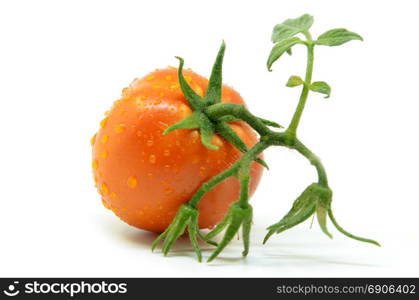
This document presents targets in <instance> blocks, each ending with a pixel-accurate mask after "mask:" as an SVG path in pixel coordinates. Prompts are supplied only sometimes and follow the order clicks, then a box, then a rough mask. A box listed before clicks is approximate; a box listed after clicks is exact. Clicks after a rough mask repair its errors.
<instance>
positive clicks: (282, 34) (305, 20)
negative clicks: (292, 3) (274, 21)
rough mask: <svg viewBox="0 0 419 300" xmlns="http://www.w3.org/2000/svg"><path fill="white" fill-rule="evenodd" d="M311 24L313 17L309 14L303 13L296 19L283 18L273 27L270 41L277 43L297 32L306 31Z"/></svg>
mask: <svg viewBox="0 0 419 300" xmlns="http://www.w3.org/2000/svg"><path fill="white" fill-rule="evenodd" d="M311 25H313V17H312V16H310V15H309V14H304V15H302V16H301V17H299V18H296V19H288V20H285V21H284V22H283V23H281V24H278V25H276V26H275V27H274V30H273V32H272V42H274V43H278V42H280V41H283V40H286V39H289V38H290V37H293V36H294V35H296V34H298V33H301V32H305V31H308V30H309V29H310V27H311Z"/></svg>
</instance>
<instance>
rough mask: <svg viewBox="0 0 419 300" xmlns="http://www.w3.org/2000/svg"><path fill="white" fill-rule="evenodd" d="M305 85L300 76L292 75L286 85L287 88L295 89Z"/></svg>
mask: <svg viewBox="0 0 419 300" xmlns="http://www.w3.org/2000/svg"><path fill="white" fill-rule="evenodd" d="M302 84H304V81H303V80H302V79H301V77H300V76H296V75H292V76H291V77H290V78H289V79H288V82H287V84H286V86H287V87H295V86H299V85H302Z"/></svg>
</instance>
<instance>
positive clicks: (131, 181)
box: [127, 176, 137, 189]
mask: <svg viewBox="0 0 419 300" xmlns="http://www.w3.org/2000/svg"><path fill="white" fill-rule="evenodd" d="M127 184H128V186H129V187H130V188H132V189H133V188H135V187H136V186H137V178H135V177H134V176H130V177H128V179H127Z"/></svg>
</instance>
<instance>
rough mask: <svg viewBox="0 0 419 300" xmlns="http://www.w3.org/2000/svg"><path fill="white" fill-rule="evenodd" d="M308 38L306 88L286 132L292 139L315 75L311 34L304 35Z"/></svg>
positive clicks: (295, 133)
mask: <svg viewBox="0 0 419 300" xmlns="http://www.w3.org/2000/svg"><path fill="white" fill-rule="evenodd" d="M304 34H305V36H306V37H307V44H306V45H307V67H306V75H305V79H304V87H303V90H302V92H301V95H300V100H299V102H298V105H297V109H296V110H295V113H294V116H293V117H292V120H291V122H290V125H289V126H288V129H287V130H286V132H288V133H289V134H290V135H291V137H293V138H295V137H296V136H297V128H298V124H299V123H300V119H301V115H302V114H303V111H304V107H305V105H306V101H307V97H308V92H309V91H310V88H309V87H310V84H311V77H312V75H313V62H314V44H313V43H312V39H311V35H310V33H308V32H306V33H304Z"/></svg>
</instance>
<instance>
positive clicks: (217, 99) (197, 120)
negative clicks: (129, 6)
mask: <svg viewBox="0 0 419 300" xmlns="http://www.w3.org/2000/svg"><path fill="white" fill-rule="evenodd" d="M225 47H226V45H225V42H224V41H223V42H222V43H221V47H220V49H219V51H218V54H217V57H216V59H215V63H214V65H213V67H212V71H211V76H210V79H209V83H208V88H207V91H206V93H205V96H203V97H201V96H200V95H198V94H197V93H196V92H195V91H194V90H193V89H192V88H191V86H190V85H189V84H188V82H187V80H186V79H185V77H184V75H183V66H184V60H183V58H181V57H176V58H177V59H178V60H179V68H178V78H179V86H180V88H181V90H182V92H183V94H184V96H185V98H186V100H187V101H188V103H189V105H190V107H191V108H192V110H193V113H192V114H191V115H190V116H188V117H186V118H184V119H183V120H181V121H179V122H177V123H175V124H173V125H172V126H170V127H168V128H167V129H166V130H165V131H164V132H163V135H166V134H169V133H170V132H172V131H174V130H177V129H198V130H199V132H200V137H201V142H202V144H203V145H204V146H205V147H206V148H208V149H210V150H218V149H219V147H218V146H216V145H214V144H212V136H213V135H214V134H219V135H220V136H221V137H223V138H224V139H226V140H227V141H229V142H230V143H231V144H232V145H233V146H234V147H236V148H237V149H238V150H239V151H241V152H243V153H244V152H246V151H247V150H248V148H247V146H246V144H245V143H244V142H243V140H242V139H241V138H240V137H239V136H238V135H237V133H236V132H235V131H234V130H233V129H232V128H231V126H230V125H229V123H230V122H237V121H241V120H240V119H239V118H236V117H234V116H231V115H223V116H222V117H221V118H211V117H210V116H209V115H208V113H207V109H208V108H210V107H212V106H214V105H215V106H217V105H221V106H224V105H226V104H228V103H221V96H222V65H223V58H224V53H225ZM259 119H260V120H261V122H263V123H264V124H266V125H267V126H271V127H276V128H281V127H282V126H281V125H279V124H277V123H275V122H273V121H269V120H266V119H262V118H259ZM255 161H257V162H258V163H259V164H261V165H263V166H264V167H265V168H267V169H269V168H268V165H267V164H266V162H265V161H263V160H262V159H260V158H255Z"/></svg>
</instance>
